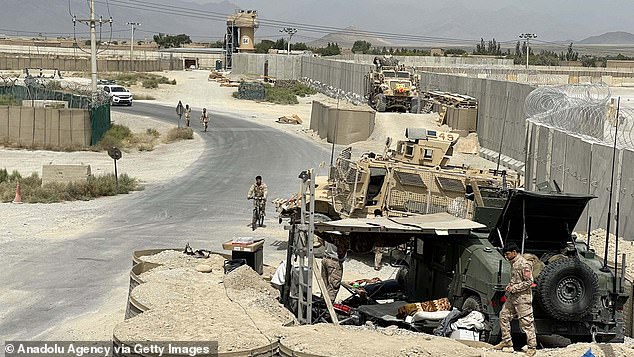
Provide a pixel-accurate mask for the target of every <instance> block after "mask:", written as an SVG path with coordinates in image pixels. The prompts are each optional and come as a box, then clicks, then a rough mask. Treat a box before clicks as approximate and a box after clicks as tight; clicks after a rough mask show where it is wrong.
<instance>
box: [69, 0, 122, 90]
mask: <svg viewBox="0 0 634 357" xmlns="http://www.w3.org/2000/svg"><path fill="white" fill-rule="evenodd" d="M75 21H79V22H83V23H86V24H88V26H90V79H91V90H92V94H93V97H94V96H95V95H96V94H97V23H99V25H100V26H101V25H102V24H103V23H104V21H103V19H102V18H99V20H96V19H95V0H90V19H88V20H77V19H76V18H75V16H73V23H75ZM106 22H108V21H106ZM109 22H110V23H111V24H112V17H111V18H110V20H109Z"/></svg>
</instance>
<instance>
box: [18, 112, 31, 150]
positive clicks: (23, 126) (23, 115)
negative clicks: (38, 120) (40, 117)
mask: <svg viewBox="0 0 634 357" xmlns="http://www.w3.org/2000/svg"><path fill="white" fill-rule="evenodd" d="M34 130H35V108H29V107H22V110H21V111H20V136H19V137H18V140H19V142H20V143H22V144H26V145H31V144H33V131H34Z"/></svg>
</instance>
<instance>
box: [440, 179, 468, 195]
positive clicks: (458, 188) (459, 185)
mask: <svg viewBox="0 0 634 357" xmlns="http://www.w3.org/2000/svg"><path fill="white" fill-rule="evenodd" d="M436 181H437V182H438V186H440V189H441V190H443V191H452V192H465V186H464V183H463V182H462V181H461V180H458V179H452V178H448V177H440V176H436Z"/></svg>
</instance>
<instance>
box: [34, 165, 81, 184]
mask: <svg viewBox="0 0 634 357" xmlns="http://www.w3.org/2000/svg"><path fill="white" fill-rule="evenodd" d="M90 175H91V172H90V165H42V185H46V184H49V183H62V184H66V183H71V182H86V181H87V180H88V176H90Z"/></svg>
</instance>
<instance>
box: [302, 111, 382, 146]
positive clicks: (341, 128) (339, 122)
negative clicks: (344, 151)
mask: <svg viewBox="0 0 634 357" xmlns="http://www.w3.org/2000/svg"><path fill="white" fill-rule="evenodd" d="M374 114H375V113H374V111H372V110H362V109H359V110H356V109H355V110H353V109H337V108H333V107H330V106H328V105H325V104H323V103H321V102H318V101H313V108H312V111H311V117H310V128H311V129H312V130H313V131H315V132H317V134H318V135H319V137H320V138H322V139H323V138H326V139H327V141H328V142H329V143H333V142H334V143H335V144H341V145H348V144H351V143H354V142H357V141H363V140H366V139H367V138H369V137H370V135H371V134H372V131H373V130H374Z"/></svg>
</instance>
